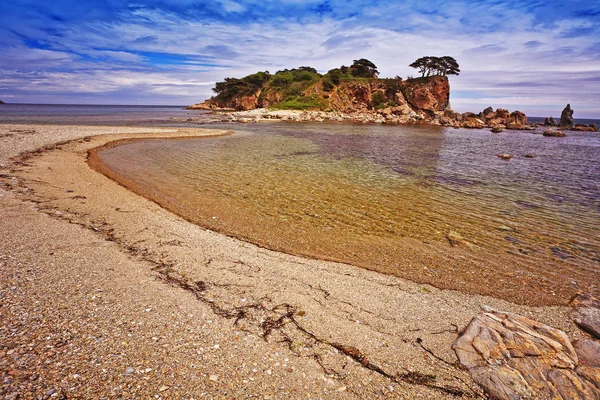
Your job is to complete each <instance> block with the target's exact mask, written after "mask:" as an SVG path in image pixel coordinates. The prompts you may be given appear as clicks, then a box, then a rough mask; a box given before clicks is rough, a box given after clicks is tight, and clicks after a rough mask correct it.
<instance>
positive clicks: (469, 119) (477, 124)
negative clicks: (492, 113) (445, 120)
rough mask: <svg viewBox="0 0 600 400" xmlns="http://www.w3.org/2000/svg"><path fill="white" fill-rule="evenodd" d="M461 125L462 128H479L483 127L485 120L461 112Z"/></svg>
mask: <svg viewBox="0 0 600 400" xmlns="http://www.w3.org/2000/svg"><path fill="white" fill-rule="evenodd" d="M471 114H472V113H471ZM461 126H462V127H463V128H469V129H481V128H484V127H485V122H483V121H482V120H480V119H479V118H477V117H476V116H466V117H465V114H463V119H462V122H461Z"/></svg>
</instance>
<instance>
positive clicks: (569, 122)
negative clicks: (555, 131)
mask: <svg viewBox="0 0 600 400" xmlns="http://www.w3.org/2000/svg"><path fill="white" fill-rule="evenodd" d="M560 126H565V127H567V128H571V127H572V126H573V110H572V109H571V104H567V106H566V107H565V108H564V110H563V111H562V113H561V114H560Z"/></svg>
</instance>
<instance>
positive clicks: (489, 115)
mask: <svg viewBox="0 0 600 400" xmlns="http://www.w3.org/2000/svg"><path fill="white" fill-rule="evenodd" d="M479 117H480V118H481V119H483V120H485V121H486V122H487V120H488V119H493V118H496V113H495V112H494V109H493V108H492V107H488V108H486V109H485V110H483V111H482V112H480V113H479Z"/></svg>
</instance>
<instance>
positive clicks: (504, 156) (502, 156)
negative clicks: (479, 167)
mask: <svg viewBox="0 0 600 400" xmlns="http://www.w3.org/2000/svg"><path fill="white" fill-rule="evenodd" d="M496 157H498V158H501V159H503V160H510V159H511V158H512V155H511V154H510V153H502V154H496Z"/></svg>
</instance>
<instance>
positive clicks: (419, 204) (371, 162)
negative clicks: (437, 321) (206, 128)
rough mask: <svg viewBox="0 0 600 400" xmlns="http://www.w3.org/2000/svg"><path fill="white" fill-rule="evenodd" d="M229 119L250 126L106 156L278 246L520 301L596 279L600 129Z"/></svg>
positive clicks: (203, 215) (137, 145)
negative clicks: (534, 130)
mask: <svg viewBox="0 0 600 400" xmlns="http://www.w3.org/2000/svg"><path fill="white" fill-rule="evenodd" d="M220 127H224V126H223V125H220ZM232 128H233V129H236V130H239V129H240V128H243V129H244V130H245V132H243V133H238V134H236V135H233V136H230V137H225V138H212V139H190V140H149V141H139V142H134V143H130V144H126V145H123V146H117V147H114V148H111V149H107V150H104V151H102V152H101V153H100V154H99V157H100V159H101V160H102V162H103V163H105V165H106V166H107V167H108V168H109V169H110V170H112V171H113V172H114V173H116V174H117V175H119V176H122V177H126V178H128V179H131V180H133V181H134V182H136V186H137V188H136V190H138V191H139V192H140V193H142V194H144V195H146V196H148V197H151V198H153V199H154V200H156V201H157V202H159V203H160V204H162V205H163V206H165V207H167V208H169V209H171V210H173V211H174V212H176V213H178V214H180V215H182V216H184V217H186V218H188V219H189V220H191V221H193V222H195V223H198V224H200V225H202V226H206V227H208V228H211V229H215V230H218V231H221V232H225V233H228V234H231V235H234V236H237V237H241V238H243V239H246V240H249V241H252V242H254V243H258V244H260V245H263V246H266V247H269V248H273V249H277V250H281V251H286V252H290V253H294V254H302V255H308V256H312V257H318V258H323V259H330V260H336V261H343V262H348V263H351V264H355V265H359V266H362V267H365V268H369V269H374V270H378V271H381V272H385V273H392V274H396V275H399V276H402V277H407V278H410V279H413V280H417V281H420V282H427V283H432V284H435V285H437V286H442V287H448V288H453V289H459V290H463V291H470V292H477V293H484V294H491V295H495V296H497V297H498V296H499V297H505V298H507V299H511V300H516V301H521V302H529V303H532V302H533V303H536V302H545V303H560V302H564V301H565V298H568V296H570V295H571V294H572V293H574V292H575V291H576V290H581V289H584V288H585V289H586V290H591V291H596V290H597V283H598V282H599V281H600V279H599V278H600V274H599V272H600V270H599V266H600V234H599V231H598V226H600V169H599V168H598V166H597V162H598V160H600V135H598V134H595V133H587V132H582V133H578V132H570V133H569V136H568V137H566V138H547V137H543V136H541V135H534V134H531V133H528V132H520V131H509V132H504V133H502V134H491V133H490V132H489V131H487V130H466V129H445V128H439V127H417V126H412V127H408V126H381V125H350V124H287V123H271V124H257V125H247V126H243V127H241V126H240V125H233V126H232ZM499 153H510V154H512V155H513V158H512V159H511V160H508V161H506V160H502V159H500V158H498V157H497V156H496V155H497V154H499ZM531 157H533V158H531ZM532 295H534V297H535V299H532Z"/></svg>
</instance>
